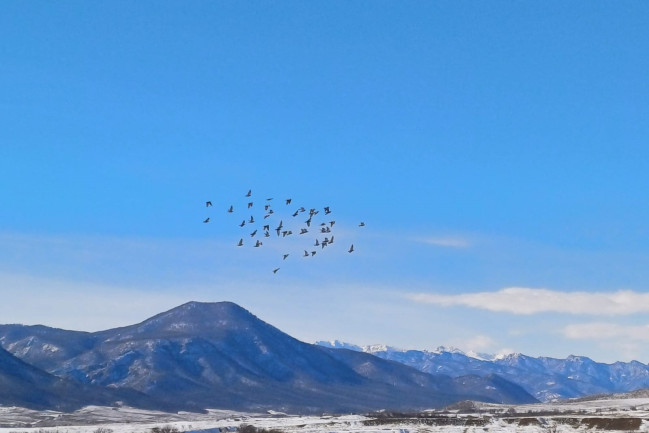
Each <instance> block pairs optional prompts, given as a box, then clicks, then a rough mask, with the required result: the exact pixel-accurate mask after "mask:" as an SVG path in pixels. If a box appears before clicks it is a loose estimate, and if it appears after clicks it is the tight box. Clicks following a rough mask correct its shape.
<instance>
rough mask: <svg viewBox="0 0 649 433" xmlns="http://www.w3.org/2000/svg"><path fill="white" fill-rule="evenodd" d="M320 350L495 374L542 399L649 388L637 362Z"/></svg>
mask: <svg viewBox="0 0 649 433" xmlns="http://www.w3.org/2000/svg"><path fill="white" fill-rule="evenodd" d="M317 344H319V345H323V346H324V347H332V346H333V347H336V346H338V347H350V348H356V349H355V350H359V351H363V352H366V353H372V354H373V355H376V356H378V357H380V358H383V359H388V360H392V361H396V362H400V363H403V364H405V365H408V366H411V367H414V368H416V369H418V370H420V371H423V372H426V373H431V374H434V373H441V374H446V375H449V376H451V377H458V376H464V375H468V374H475V375H479V376H485V375H490V374H497V375H499V376H501V377H503V378H505V379H507V380H509V381H510V382H513V383H516V384H518V385H520V386H522V387H523V388H524V389H525V390H527V391H528V392H529V393H530V394H532V395H533V396H535V397H536V398H537V399H539V400H541V401H552V400H557V399H565V398H575V397H582V396H586V395H591V394H602V393H603V394H608V393H614V392H630V391H633V390H636V389H640V388H646V387H649V366H648V365H645V364H642V363H640V362H637V361H632V362H627V363H625V362H616V363H613V364H604V363H598V362H595V361H593V360H592V359H589V358H587V357H583V356H569V357H568V358H566V359H555V358H548V357H539V358H534V357H530V356H526V355H522V354H511V355H507V356H502V357H491V358H490V357H488V356H486V355H482V356H469V355H466V354H464V353H463V352H461V351H459V350H456V349H446V348H438V349H437V350H435V351H420V350H398V349H395V348H391V347H387V346H384V345H374V346H365V347H359V346H355V345H350V344H347V343H342V342H318V343H317Z"/></svg>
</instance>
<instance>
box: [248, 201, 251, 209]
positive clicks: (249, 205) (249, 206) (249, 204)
mask: <svg viewBox="0 0 649 433" xmlns="http://www.w3.org/2000/svg"><path fill="white" fill-rule="evenodd" d="M251 207H252V202H251V201H250V202H248V209H250V208H251Z"/></svg>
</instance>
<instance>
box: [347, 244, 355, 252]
mask: <svg viewBox="0 0 649 433" xmlns="http://www.w3.org/2000/svg"><path fill="white" fill-rule="evenodd" d="M347 252H348V253H353V252H354V244H352V246H351V247H349V251H347Z"/></svg>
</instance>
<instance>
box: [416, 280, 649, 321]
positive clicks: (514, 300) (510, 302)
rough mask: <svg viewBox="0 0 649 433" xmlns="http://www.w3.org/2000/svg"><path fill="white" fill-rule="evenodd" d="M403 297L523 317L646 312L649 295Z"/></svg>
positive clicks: (525, 291) (523, 292)
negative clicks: (544, 314)
mask: <svg viewBox="0 0 649 433" xmlns="http://www.w3.org/2000/svg"><path fill="white" fill-rule="evenodd" d="M406 296H407V297H408V298H409V299H410V300H412V301H415V302H420V303H427V304H435V305H441V306H464V307H470V308H478V309H482V310H489V311H496V312H504V313H512V314H522V315H529V314H539V313H564V314H580V315H608V316H620V315H629V314H637V313H647V312H649V293H639V292H634V291H631V290H619V291H616V292H600V293H594V292H562V291H556V290H548V289H531V288H525V287H510V288H505V289H502V290H498V291H494V292H478V293H462V294H457V295H444V294H433V293H411V294H408V295H406Z"/></svg>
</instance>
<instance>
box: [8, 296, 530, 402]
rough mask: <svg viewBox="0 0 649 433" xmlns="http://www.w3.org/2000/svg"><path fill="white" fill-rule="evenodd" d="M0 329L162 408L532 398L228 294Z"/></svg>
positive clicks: (58, 364) (20, 345)
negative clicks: (75, 325) (102, 327)
mask: <svg viewBox="0 0 649 433" xmlns="http://www.w3.org/2000/svg"><path fill="white" fill-rule="evenodd" d="M48 329H49V328H44V327H20V326H18V325H5V326H2V327H0V342H1V343H2V345H3V346H4V347H5V348H7V349H9V350H12V351H14V352H15V354H16V355H17V356H22V357H24V359H29V360H30V361H31V362H33V363H34V365H36V366H38V367H41V368H44V369H47V370H48V371H49V372H50V373H53V374H57V375H60V376H63V377H67V378H71V379H75V380H77V381H79V382H82V383H86V384H92V385H102V386H108V387H113V388H118V389H132V390H136V391H139V392H142V393H145V394H147V395H148V396H150V397H153V398H155V399H158V400H161V401H163V402H165V403H166V404H167V405H169V406H173V405H174V404H177V403H178V402H182V403H183V404H184V405H193V406H194V407H197V408H208V407H214V408H229V409H248V410H250V409H276V410H282V411H289V412H321V411H333V412H349V411H365V410H376V409H382V408H391V409H423V408H430V407H439V406H442V405H446V404H449V403H452V402H454V401H458V400H464V399H467V398H473V399H478V400H482V401H492V402H500V401H503V402H511V403H514V402H527V401H533V400H534V399H533V398H532V397H531V396H530V395H529V394H527V393H526V392H525V391H523V390H522V388H520V387H517V386H516V385H513V384H511V383H508V382H507V381H502V379H499V380H500V381H502V382H499V380H493V379H487V380H483V379H482V378H477V379H475V378H471V379H470V380H469V379H467V380H464V381H461V380H460V381H457V380H454V379H452V378H450V377H448V376H443V375H429V374H426V373H422V372H420V371H418V370H416V369H414V368H411V367H408V366H404V365H403V364H400V363H395V362H390V361H387V360H383V359H380V358H378V357H375V356H372V355H370V354H364V353H358V352H353V351H348V350H340V351H337V350H332V349H325V348H321V347H318V346H315V345H311V344H307V343H303V342H301V341H298V340H296V339H295V338H293V337H290V336H289V335H287V334H285V333H283V332H281V331H280V330H278V329H277V328H275V327H273V326H271V325H269V324H267V323H265V322H263V321H261V320H259V319H258V318H257V317H255V316H254V315H252V314H251V313H250V312H248V311H246V310H245V309H243V308H241V307H239V306H238V305H236V304H233V303H229V302H220V303H198V302H190V303H187V304H184V305H181V306H180V307H177V308H174V309H172V310H170V311H167V312H164V313H161V314H158V315H156V316H154V317H152V318H150V319H147V320H145V321H143V322H141V323H139V324H135V325H131V326H126V327H123V328H117V329H110V330H106V331H101V332H96V333H77V332H73V331H62V330H52V333H50V332H48Z"/></svg>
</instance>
